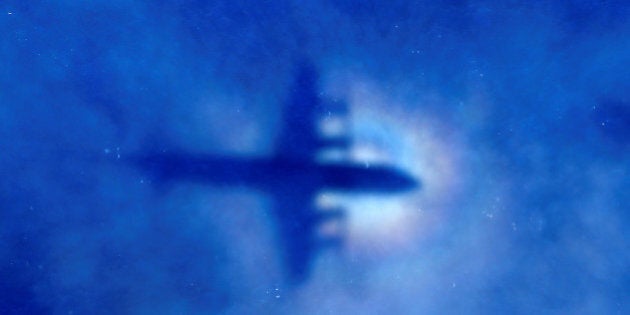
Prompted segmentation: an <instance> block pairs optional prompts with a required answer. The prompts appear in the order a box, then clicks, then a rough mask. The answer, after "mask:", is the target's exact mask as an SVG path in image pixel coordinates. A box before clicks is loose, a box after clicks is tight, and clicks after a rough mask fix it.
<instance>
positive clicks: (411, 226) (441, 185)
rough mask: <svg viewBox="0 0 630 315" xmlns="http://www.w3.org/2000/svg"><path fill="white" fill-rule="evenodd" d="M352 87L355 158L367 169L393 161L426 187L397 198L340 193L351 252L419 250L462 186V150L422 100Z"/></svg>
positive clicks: (378, 253)
mask: <svg viewBox="0 0 630 315" xmlns="http://www.w3.org/2000/svg"><path fill="white" fill-rule="evenodd" d="M350 90H351V93H350V95H348V101H349V103H350V108H351V119H350V122H351V129H352V131H351V134H352V135H353V138H354V139H353V140H354V143H353V147H352V149H351V151H350V158H351V159H352V160H354V161H359V162H360V163H364V164H365V165H366V167H369V166H370V165H372V164H382V163H386V164H391V165H392V166H394V167H397V168H400V169H402V170H404V171H406V172H409V173H410V174H411V175H412V176H414V177H415V178H417V179H419V180H420V181H421V182H422V188H421V189H419V190H417V191H414V192H410V193H407V194H403V195H393V196H369V197H361V196H356V195H347V196H345V195H344V196H338V197H337V198H338V202H339V203H341V204H342V205H343V207H344V208H346V209H347V211H348V214H349V220H348V221H347V224H348V240H347V245H348V250H349V252H350V253H351V255H353V256H364V257H365V256H368V257H373V258H376V257H379V256H384V255H392V254H395V253H397V252H403V251H411V250H418V249H419V247H420V245H421V244H422V243H423V241H426V240H428V239H430V237H431V236H432V235H434V233H435V232H436V231H437V230H438V229H440V226H441V225H442V224H445V219H446V218H447V216H448V213H447V212H448V211H447V209H448V207H447V204H445V200H452V199H453V198H455V197H456V196H457V193H458V191H459V189H460V184H459V183H460V182H461V178H459V176H458V174H460V172H459V167H460V164H461V163H460V154H459V152H461V151H462V150H461V148H460V146H459V145H458V142H457V141H456V140H457V139H454V138H453V133H452V132H451V131H450V130H449V129H448V128H446V127H445V126H444V124H443V123H442V122H440V121H439V118H438V117H433V116H431V115H429V114H427V113H424V112H422V108H423V106H421V104H414V105H418V106H403V105H402V104H397V103H396V102H395V101H394V100H392V99H389V98H388V97H387V95H386V94H385V93H383V92H381V91H380V90H379V88H378V86H377V85H373V84H370V83H369V82H367V81H361V80H356V81H354V83H353V84H351V87H350ZM408 108H414V110H412V111H414V112H413V113H410V112H409V110H408ZM409 117H414V120H411V119H409ZM418 117H424V118H422V119H418ZM328 198H330V196H329V197H328Z"/></svg>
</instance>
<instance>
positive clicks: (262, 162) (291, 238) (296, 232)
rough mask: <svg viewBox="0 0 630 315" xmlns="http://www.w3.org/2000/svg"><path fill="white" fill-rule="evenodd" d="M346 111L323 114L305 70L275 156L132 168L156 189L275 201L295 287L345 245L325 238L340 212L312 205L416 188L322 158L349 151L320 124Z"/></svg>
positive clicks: (166, 161) (152, 157)
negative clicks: (256, 195)
mask: <svg viewBox="0 0 630 315" xmlns="http://www.w3.org/2000/svg"><path fill="white" fill-rule="evenodd" d="M340 104H342V103H338V102H337V103H329V104H328V106H327V107H326V106H324V105H325V104H324V102H323V101H322V100H321V99H320V97H319V96H318V92H317V72H316V71H315V69H314V67H313V66H312V65H311V64H310V63H308V62H305V63H302V64H301V65H300V67H299V71H298V73H297V76H296V78H295V82H294V84H293V86H292V89H291V94H290V97H289V100H288V102H287V104H286V107H285V115H284V127H283V129H282V130H281V133H280V136H279V137H278V138H277V140H278V142H277V151H276V152H275V155H273V156H271V157H268V158H248V157H219V156H213V155H203V154H192V153H186V152H166V151H163V152H159V153H155V154H149V155H145V156H142V157H140V158H137V159H135V160H134V162H135V163H136V164H137V165H138V166H139V167H141V168H142V169H145V170H147V171H149V172H150V173H152V174H153V175H155V177H156V180H158V181H162V182H165V181H172V180H188V181H195V182H201V183H205V184H210V185H215V186H230V187H233V186H246V187H252V188H255V189H259V190H261V191H264V192H265V193H267V194H269V195H270V196H271V197H272V199H273V201H274V204H273V207H272V208H273V210H272V211H273V214H274V215H275V219H276V222H277V228H278V230H277V231H278V233H277V238H278V240H279V241H280V242H281V243H283V249H284V250H283V253H284V263H285V268H286V273H287V276H288V280H289V282H291V283H294V284H297V283H300V282H302V281H304V280H305V279H306V278H307V277H308V275H309V272H310V265H311V262H312V258H313V256H314V254H315V252H316V251H317V250H319V249H320V248H323V247H326V246H327V245H332V244H339V242H340V240H341V237H340V236H339V235H331V236H328V237H326V236H324V235H321V234H322V233H319V232H320V228H321V227H322V226H323V225H324V224H326V223H328V222H331V221H333V220H341V219H343V218H344V211H343V210H342V209H339V208H337V209H321V208H320V207H318V206H316V205H314V202H313V201H314V199H315V197H316V196H317V195H318V194H319V193H320V192H321V191H323V190H330V191H339V192H355V193H394V192H402V191H407V190H410V189H412V188H414V187H417V186H418V185H419V183H418V181H416V180H415V179H413V178H412V177H411V176H409V175H407V174H405V173H404V172H402V171H400V170H398V169H396V168H393V167H391V166H388V165H384V164H383V165H370V166H366V165H365V164H361V163H358V162H353V161H347V160H342V161H335V160H329V161H326V160H325V159H324V160H322V159H320V158H318V154H319V153H320V152H323V151H324V150H327V149H340V150H348V148H349V146H350V145H351V141H350V140H349V138H348V137H347V136H324V135H322V134H321V133H320V132H318V121H319V120H320V119H319V118H321V117H322V116H325V114H330V113H331V112H332V111H334V112H335V113H336V114H342V115H346V114H347V108H346V106H345V105H340Z"/></svg>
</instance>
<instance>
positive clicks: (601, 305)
mask: <svg viewBox="0 0 630 315" xmlns="http://www.w3.org/2000/svg"><path fill="white" fill-rule="evenodd" d="M628 11H629V6H628V5H627V4H625V3H624V2H623V1H571V2H569V1H567V2H562V1H558V2H553V3H552V2H549V3H537V4H531V3H529V2H526V1H522V2H521V1H501V2H497V3H495V2H493V1H457V2H454V3H450V2H449V3H436V2H434V1H263V2H261V1H209V2H205V1H193V0H188V1H185V0H181V1H172V2H170V3H168V4H155V3H151V2H143V1H123V0H120V1H91V2H89V3H85V2H78V1H5V2H3V3H2V4H0V30H2V34H3V36H2V38H1V39H0V56H1V57H2V66H0V84H1V85H0V149H1V151H2V152H3V154H2V155H0V174H2V176H3V180H2V181H0V208H1V209H2V210H1V211H0V231H1V232H0V233H1V234H0V238H1V241H2V244H3V245H2V246H1V247H0V257H1V258H2V260H1V261H2V265H1V268H0V279H2V280H1V281H0V292H1V294H0V296H2V297H1V298H0V308H1V309H2V313H16V314H18V313H72V312H74V313H95V312H96V313H139V314H144V313H156V312H157V313H166V314H171V313H186V314H196V313H199V314H203V313H222V314H251V313H276V314H298V313H304V314H321V313H324V314H339V313H348V312H355V313H362V314H364V313H367V314H370V313H374V314H381V313H392V312H398V313H402V314H407V313H438V314H461V313H477V314H505V313H507V312H510V313H515V314H532V313H535V314H538V313H543V314H624V313H627V312H628V311H629V310H630V309H629V308H630V306H629V305H628V300H629V298H630V296H628V292H630V274H629V273H628V267H629V263H630V261H629V260H630V257H629V253H628V246H629V245H630V244H629V242H630V240H629V239H628V236H627V232H626V226H627V224H628V220H629V214H628V207H627V204H628V201H629V196H628V192H627V191H628V188H629V179H628V178H629V177H628V159H629V149H628V148H629V147H628V144H629V142H628V139H630V103H629V102H630V101H629V100H630V95H629V94H628V93H629V91H630V86H629V83H628V82H630V77H629V74H630V72H628V71H627V69H628V68H629V67H630V36H629V35H630V34H629V33H630V24H629V23H630V22H629V20H628V18H627V17H628V16H629V13H630V12H628ZM302 58H308V59H310V60H312V61H313V63H314V64H316V65H317V67H318V69H319V71H320V76H321V81H320V86H321V91H320V92H321V93H322V95H325V96H326V97H329V98H332V99H341V100H345V101H346V102H348V104H349V105H350V111H351V115H352V116H351V117H352V119H351V131H352V135H353V137H354V139H355V144H356V147H355V148H354V149H353V151H352V154H353V156H354V157H355V158H356V159H357V160H358V161H359V162H361V163H364V162H365V163H373V161H375V160H376V161H386V162H388V163H392V164H395V165H397V166H399V167H401V168H404V169H407V170H408V171H409V172H411V173H412V174H414V176H417V177H418V178H420V179H421V180H422V182H423V188H422V189H421V190H419V191H415V192H412V193H409V194H406V195H404V196H397V197H392V198H384V199H381V198H373V197H370V196H368V197H357V196H339V195H332V194H331V195H330V196H328V195H327V196H328V197H326V198H330V199H332V201H331V202H333V203H337V204H340V205H342V206H343V207H345V208H346V209H347V210H348V214H349V218H348V239H347V242H346V246H345V247H344V248H342V249H340V250H338V251H327V252H322V253H321V255H319V256H318V258H317V260H316V261H315V263H314V270H313V274H312V276H311V278H310V279H309V281H308V282H307V283H305V284H304V285H302V286H300V287H290V286H287V285H285V284H283V282H282V279H283V270H282V266H281V261H280V259H279V258H278V257H279V256H280V255H281V254H280V253H279V249H278V246H277V242H276V241H275V239H274V237H275V235H274V233H275V225H274V221H273V220H272V218H271V217H269V216H268V210H269V208H270V204H271V202H272V200H270V199H269V196H265V195H264V194H261V193H259V192H255V191H250V190H247V189H241V188H236V189H218V188H213V187H207V186H201V185H193V184H189V183H179V184H176V185H173V186H172V187H169V188H168V190H166V191H165V190H160V188H156V187H154V185H152V184H151V183H150V180H149V179H148V178H147V177H146V174H142V172H140V171H138V170H137V169H134V168H133V167H131V166H130V165H129V164H128V163H125V162H124V161H125V157H129V156H131V155H133V154H136V153H138V152H143V150H148V149H150V148H154V147H156V146H158V147H176V148H180V149H181V150H187V151H191V152H204V153H211V154H233V155H252V156H265V155H269V154H272V153H273V152H274V147H275V145H276V144H275V141H274V140H275V136H276V134H277V133H278V131H279V129H280V126H281V124H282V105H283V104H284V101H285V99H286V97H287V95H288V88H289V86H290V83H291V80H292V78H293V73H294V69H295V66H296V62H297V61H299V60H301V59H302ZM322 198H324V197H322Z"/></svg>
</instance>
